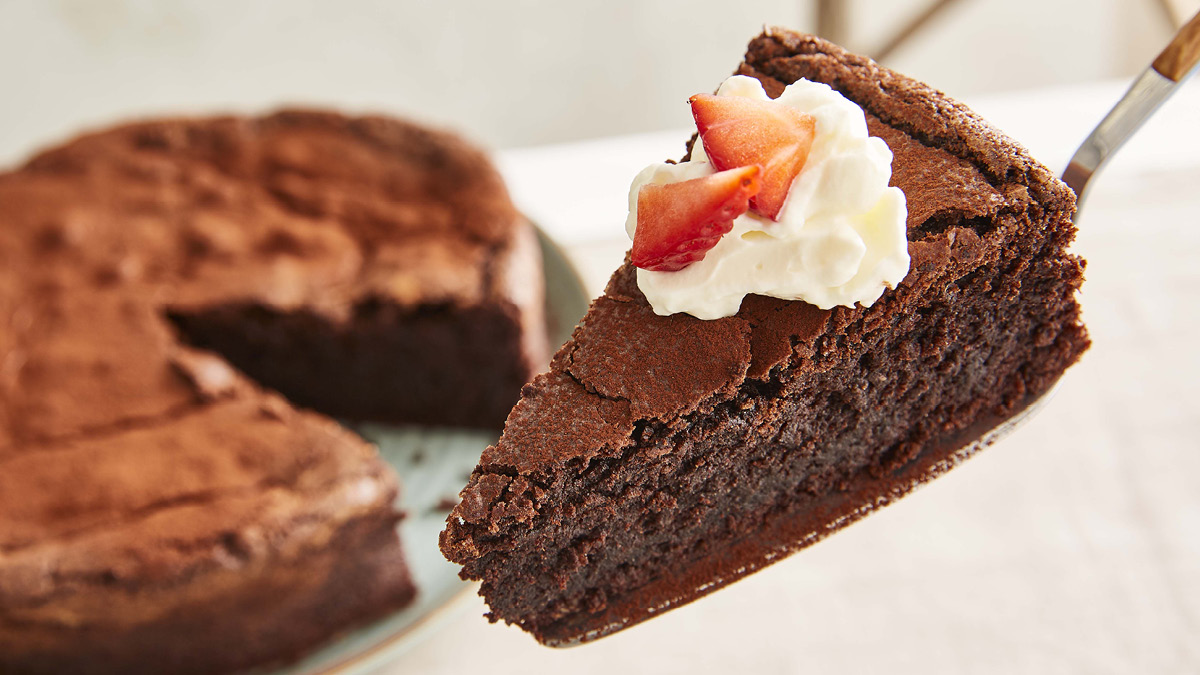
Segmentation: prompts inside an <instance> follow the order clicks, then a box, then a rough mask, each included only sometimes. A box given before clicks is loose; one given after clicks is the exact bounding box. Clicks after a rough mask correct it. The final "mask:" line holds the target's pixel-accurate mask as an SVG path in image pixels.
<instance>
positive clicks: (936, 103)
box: [442, 29, 1088, 644]
mask: <svg viewBox="0 0 1200 675" xmlns="http://www.w3.org/2000/svg"><path fill="white" fill-rule="evenodd" d="M737 72H738V73H739V74H744V75H750V76H753V77H756V78H758V79H759V80H760V81H762V82H763V85H764V88H765V89H766V91H767V92H768V94H770V95H772V96H777V95H778V94H779V93H780V92H781V91H782V89H783V87H784V86H785V84H786V83H790V82H793V81H795V80H796V79H799V78H801V77H805V78H808V79H812V80H816V81H822V82H826V83H828V84H830V85H831V86H832V87H833V88H834V89H836V90H838V91H840V92H841V93H843V94H844V95H845V96H847V97H848V98H850V99H851V100H853V101H855V102H856V103H858V104H859V105H860V106H862V107H863V109H864V111H865V113H866V115H867V122H868V128H869V130H870V133H871V134H872V135H875V136H879V137H881V138H883V139H884V140H885V141H886V142H887V143H888V145H889V147H890V148H891V149H892V152H893V155H894V160H893V175H892V185H895V186H898V187H900V188H901V189H902V190H903V191H904V192H905V195H906V197H907V201H908V205H909V212H908V222H907V229H908V235H909V254H910V256H911V258H912V268H911V271H910V273H909V275H908V276H907V277H906V278H905V280H904V281H903V282H902V283H901V284H900V285H899V286H898V287H897V288H896V289H894V290H892V291H889V292H886V293H885V294H884V296H883V297H882V298H881V299H880V300H879V301H878V302H876V303H875V304H874V305H873V306H872V307H870V308H862V307H855V308H845V307H838V308H835V309H833V310H828V311H826V310H820V309H817V308H816V307H813V306H811V305H808V304H806V303H802V302H788V301H782V300H775V299H771V298H765V297H760V296H747V298H746V300H745V301H744V302H743V304H742V307H741V309H740V311H739V312H738V313H737V314H736V315H735V316H732V317H727V318H724V319H718V320H714V321H700V320H698V319H694V318H692V317H690V316H685V315H673V316H670V317H661V316H658V315H656V314H654V313H653V311H652V310H651V309H650V307H649V306H648V304H647V303H646V300H645V298H644V296H642V294H641V292H640V291H639V290H638V288H637V285H636V280H635V274H634V270H633V268H632V267H631V266H630V265H629V264H628V261H626V264H625V265H623V266H622V267H621V268H620V269H618V270H617V271H616V273H615V274H614V275H613V277H612V279H611V280H610V282H609V285H608V287H607V289H606V291H605V294H604V296H603V297H601V298H600V299H598V300H597V301H595V302H594V303H593V305H592V307H591V309H590V310H589V312H588V315H587V316H586V317H585V318H584V319H583V321H582V322H581V324H580V326H579V328H578V329H577V330H576V332H575V334H574V336H573V337H572V339H571V340H570V341H568V342H567V344H566V345H564V346H563V347H562V348H561V349H560V350H559V352H558V353H557V355H556V356H555V358H554V361H553V363H552V367H551V371H550V372H549V373H548V374H545V375H543V376H539V377H538V378H537V379H536V380H535V381H534V382H533V383H532V384H530V385H527V386H526V388H525V390H524V391H523V395H522V399H521V401H520V402H519V403H518V404H517V406H516V407H515V408H514V410H513V412H512V414H511V415H510V417H509V419H508V422H507V425H506V427H505V431H504V433H503V435H502V436H501V439H500V441H499V443H498V444H497V445H496V446H494V447H491V448H488V449H487V450H486V451H485V452H484V454H483V456H482V458H481V461H480V464H479V467H478V468H477V469H476V471H475V473H474V474H473V476H472V477H471V480H470V482H469V483H468V485H467V487H466V488H465V490H464V491H463V494H462V497H463V500H462V503H461V505H460V506H459V507H458V508H457V509H456V510H455V511H454V512H452V513H451V515H450V517H449V519H448V522H447V529H446V531H445V532H444V533H443V536H442V550H443V553H445V554H446V556H447V557H448V558H449V559H450V560H452V561H455V562H458V563H460V564H462V565H463V566H464V569H463V572H462V575H463V577H464V578H470V579H480V580H481V581H482V582H483V583H482V586H481V594H482V595H483V596H484V597H485V598H486V599H487V600H488V603H489V605H490V607H491V609H492V613H491V615H490V616H491V618H492V619H493V620H501V619H503V620H505V621H508V622H510V623H515V624H518V625H520V626H521V627H522V628H524V629H526V630H528V631H529V632H531V633H532V634H533V635H534V636H535V637H536V638H537V639H538V640H540V641H542V642H545V643H548V644H562V643H570V642H576V641H581V640H589V639H594V638H596V637H599V636H601V635H604V634H607V633H609V632H611V631H613V630H618V629H620V628H623V627H625V626H628V625H631V624H633V623H636V622H638V621H641V620H644V619H646V618H649V617H651V616H654V615H655V614H657V613H659V612H661V611H663V610H664V609H667V608H669V607H673V606H677V605H679V604H683V603H686V602H688V601H690V600H692V599H695V598H697V597H700V596H702V595H704V594H706V593H708V592H711V591H712V590H713V589H715V588H717V587H720V586H723V585H725V584H727V583H729V582H730V581H733V580H736V579H737V578H739V577H741V576H743V575H745V574H747V573H749V572H751V571H754V570H755V569H758V568H760V567H761V566H763V565H765V564H769V563H770V562H772V561H774V560H777V559H779V558H780V557H782V556H784V555H787V554H789V553H791V552H794V551H795V550H798V549H800V548H803V547H804V546H807V545H809V544H811V543H813V542H814V541H816V540H818V539H820V538H821V537H823V536H825V535H827V534H828V533H829V532H831V531H833V530H836V529H838V528H840V527H842V526H844V525H845V524H847V523H848V522H851V521H852V520H854V519H856V518H858V517H861V516H862V515H864V514H865V513H867V512H869V511H870V510H872V509H874V508H877V507H878V506H880V505H883V504H886V503H887V502H889V501H890V500H892V499H894V498H896V497H898V496H901V495H903V494H904V493H906V492H908V491H909V490H911V489H912V488H913V487H914V486H915V485H917V484H919V483H920V482H923V481H925V480H929V479H930V478H932V477H934V476H936V475H938V474H940V473H941V472H942V471H944V470H945V469H946V468H948V467H949V466H951V465H952V464H953V462H954V461H956V460H957V459H960V458H961V457H964V456H966V455H968V454H970V452H972V451H973V450H974V449H975V447H974V446H973V442H974V441H975V440H977V439H978V438H980V437H981V436H982V435H983V434H985V433H986V432H987V431H988V430H989V429H991V428H993V427H995V426H996V425H997V424H1000V423H1001V422H1003V421H1004V420H1005V419H1008V418H1010V417H1011V416H1013V415H1014V414H1016V413H1017V412H1019V411H1020V410H1022V409H1024V407H1025V406H1027V405H1028V404H1029V403H1030V402H1031V401H1032V400H1035V399H1036V398H1037V397H1038V396H1040V395H1041V394H1043V393H1044V392H1046V391H1047V390H1049V388H1050V387H1052V386H1053V384H1054V382H1056V381H1057V379H1058V378H1059V376H1061V374H1062V372H1063V371H1064V370H1065V369H1066V368H1067V367H1068V366H1069V365H1070V364H1071V363H1073V362H1074V361H1075V360H1076V359H1077V358H1078V357H1079V355H1080V354H1081V353H1082V352H1083V351H1084V350H1085V349H1086V348H1087V345H1088V341H1087V336H1086V331H1085V330H1084V328H1083V326H1082V325H1081V323H1080V322H1079V315H1078V306H1077V304H1076V302H1075V292H1076V290H1077V289H1078V287H1079V284H1080V283H1081V282H1082V269H1083V263H1082V261H1081V260H1080V259H1079V258H1077V257H1075V256H1072V255H1070V254H1069V253H1067V252H1066V248H1067V245H1068V244H1069V242H1070V240H1071V239H1072V238H1073V236H1074V228H1073V226H1072V225H1071V222H1070V217H1071V214H1072V212H1073V210H1074V198H1073V195H1072V194H1071V192H1070V190H1069V188H1067V187H1066V186H1065V185H1063V184H1062V183H1061V182H1059V181H1058V180H1057V179H1056V178H1054V176H1053V175H1052V174H1051V173H1050V172H1049V171H1048V170H1046V169H1045V168H1044V167H1042V166H1041V165H1040V164H1038V163H1037V162H1035V161H1034V160H1032V159H1031V158H1030V157H1029V156H1028V154H1027V153H1026V152H1025V151H1024V149H1022V148H1020V146H1018V145H1017V144H1015V143H1014V142H1013V141H1011V140H1009V139H1007V138H1005V137H1004V136H1003V135H1002V134H1000V133H999V132H998V131H996V130H995V129H993V128H992V127H991V126H990V125H988V124H987V123H985V122H983V121H982V120H981V119H979V118H978V117H977V116H976V115H974V114H973V113H971V112H970V111H969V110H967V109H966V108H965V107H963V106H962V105H960V104H958V103H956V102H954V101H952V100H950V99H948V98H947V97H945V96H944V95H942V94H940V93H939V92H936V91H934V90H933V89H931V88H929V87H927V86H925V85H923V84H920V83H918V82H915V81H913V80H911V79H908V78H905V77H903V76H901V75H898V74H896V73H893V72H891V71H888V70H887V69H884V68H882V67H880V66H878V65H876V64H874V63H873V62H871V61H870V60H869V59H866V58H863V57H859V56H855V55H852V54H850V53H848V52H846V51H845V50H843V49H841V48H839V47H837V46H835V45H832V44H830V43H828V42H826V41H824V40H821V39H819V38H816V37H813V36H805V35H799V34H795V33H790V32H787V31H782V30H778V29H773V30H770V31H768V32H766V33H765V34H764V35H762V36H760V37H759V38H757V39H755V40H754V41H753V42H751V44H750V47H749V50H748V53H747V56H746V60H745V62H744V63H743V64H742V65H741V66H740V67H739V69H738V71H737ZM535 551H540V552H541V553H535Z"/></svg>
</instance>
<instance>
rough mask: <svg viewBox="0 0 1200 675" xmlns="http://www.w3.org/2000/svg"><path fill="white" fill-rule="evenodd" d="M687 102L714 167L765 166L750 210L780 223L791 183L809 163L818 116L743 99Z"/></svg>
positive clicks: (705, 98) (698, 97)
mask: <svg viewBox="0 0 1200 675" xmlns="http://www.w3.org/2000/svg"><path fill="white" fill-rule="evenodd" d="M689 103H691V104H692V116H693V117H695V118H696V128H697V129H698V130H699V131H700V138H702V139H703V140H704V151H705V152H706V153H707V154H708V159H709V161H710V162H712V165H713V166H715V167H716V168H717V169H718V170H722V171H723V170H726V169H732V168H734V167H739V166H749V165H751V164H757V165H759V166H761V167H762V168H763V175H762V189H761V190H760V191H759V193H758V195H757V196H755V197H754V199H753V200H752V201H751V202H750V206H751V208H752V209H754V211H755V212H756V213H759V214H761V215H764V216H766V217H767V218H770V219H771V220H778V219H779V212H780V211H781V210H783V203H784V201H785V200H787V194H788V190H789V189H791V187H792V181H793V180H795V179H796V175H797V174H799V173H800V170H801V169H803V168H804V163H805V162H807V161H808V153H809V152H810V151H811V150H812V144H813V135H814V133H815V131H816V126H817V122H816V118H814V117H813V116H812V115H809V114H807V113H802V112H800V111H799V110H796V109H795V108H792V107H790V106H786V105H783V104H782V103H776V102H775V101H760V100H757V99H752V98H743V97H741V96H714V95H712V94H697V95H695V96H693V97H692V98H691V99H689Z"/></svg>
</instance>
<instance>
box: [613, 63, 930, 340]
mask: <svg viewBox="0 0 1200 675" xmlns="http://www.w3.org/2000/svg"><path fill="white" fill-rule="evenodd" d="M717 94H718V95H721V96H744V97H747V98H756V99H761V100H769V99H770V97H768V96H767V93H766V92H765V91H764V90H763V88H762V84H761V83H760V82H759V81H758V80H756V79H754V78H752V77H746V76H744V75H735V76H733V77H730V78H729V79H727V80H725V82H724V83H723V84H722V85H721V88H720V89H719V90H718V91H717ZM775 101H777V102H779V103H781V104H783V105H788V106H792V107H793V108H796V109H798V110H800V111H801V112H805V113H808V114H809V115H812V116H813V117H814V118H815V120H816V128H815V135H814V137H813V144H812V150H811V151H810V153H809V155H808V160H807V162H806V163H805V165H804V169H803V170H802V171H800V173H799V174H798V175H797V176H796V179H795V180H794V181H793V182H792V186H791V190H790V191H789V192H788V197H787V200H786V201H785V202H784V205H783V210H782V211H780V213H779V221H778V222H775V221H772V220H770V219H768V218H764V217H762V216H760V215H758V214H756V213H753V212H752V211H747V212H746V213H744V214H742V215H741V216H738V217H737V218H736V219H735V220H734V221H733V230H732V231H731V232H729V233H728V234H726V235H725V236H723V237H721V240H720V241H718V242H717V245H716V246H714V247H713V248H712V249H711V250H710V251H709V252H708V254H707V255H706V256H705V257H704V259H703V260H700V261H698V262H695V263H692V264H690V265H688V266H687V267H685V268H683V269H681V270H678V271H674V272H656V271H651V270H644V269H638V270H637V283H638V287H640V288H641V290H642V293H643V294H644V295H645V296H646V299H647V300H648V301H649V302H650V305H651V307H653V308H654V312H655V313H656V314H662V315H667V314H675V313H677V312H686V313H688V314H691V315H692V316H695V317H697V318H700V319H719V318H721V317H725V316H732V315H734V314H736V313H737V311H738V308H739V307H740V306H741V304H742V298H744V297H745V296H746V294H748V293H757V294H759V295H768V296H771V297H775V298H782V299H785V300H804V301H805V302H809V303H812V304H814V305H816V306H818V307H820V308H822V309H829V308H831V307H833V306H835V305H845V306H847V307H852V306H854V304H855V303H860V304H862V305H864V306H868V307H869V306H870V305H871V304H872V303H874V302H875V301H876V300H878V299H879V296H880V295H882V294H883V291H884V289H888V288H895V286H896V285H897V284H899V283H900V281H901V280H902V279H903V278H904V276H905V275H906V274H908V267H909V259H908V237H907V233H906V230H905V219H906V218H907V206H906V204H905V201H904V193H903V192H901V191H900V189H899V188H894V187H888V181H889V180H890V179H891V175H892V151H891V150H890V149H888V146H887V144H886V143H884V142H883V140H882V139H879V138H874V137H871V136H869V135H868V134H867V122H866V117H865V116H864V114H863V111H862V108H860V107H859V106H858V105H856V104H855V103H853V102H852V101H850V100H849V99H847V98H845V97H844V96H842V95H841V94H839V93H837V92H836V91H834V90H833V89H831V88H829V87H828V86H827V85H824V84H821V83H819V82H810V81H808V80H799V81H797V82H795V83H794V84H791V85H788V87H787V88H786V89H784V90H783V94H782V95H780V96H779V98H777V99H775ZM712 173H716V169H715V168H714V167H713V166H712V164H710V163H709V161H708V158H707V156H706V155H705V152H704V147H703V143H702V141H701V140H699V139H697V142H696V144H695V145H694V147H693V148H692V155H691V160H690V161H687V162H681V163H679V164H666V163H664V164H654V165H651V166H648V167H646V168H645V169H644V170H642V172H641V173H639V174H638V175H637V177H636V178H634V179H633V185H632V186H630V188H629V218H628V220H627V221H626V223H625V230H626V232H628V234H629V237H630V239H632V238H633V235H634V232H635V231H636V229H637V202H638V191H639V190H640V189H641V188H642V186H643V185H646V184H648V183H654V184H665V183H675V182H679V181H685V180H690V179H693V178H700V177H702V176H707V175H709V174H712Z"/></svg>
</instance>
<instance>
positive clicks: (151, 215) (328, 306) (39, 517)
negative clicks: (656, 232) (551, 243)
mask: <svg viewBox="0 0 1200 675" xmlns="http://www.w3.org/2000/svg"><path fill="white" fill-rule="evenodd" d="M541 288H542V281H541V272H540V257H539V256H538V254H537V249H536V242H535V239H534V234H533V232H532V230H531V227H530V225H529V224H528V223H527V222H525V221H524V220H523V219H521V217H520V216H519V214H518V213H517V212H516V211H515V210H514V208H513V206H512V204H511V202H510V201H509V199H508V196H507V192H506V190H505V188H504V186H503V184H502V183H501V181H500V178H499V176H498V174H497V173H496V172H495V170H494V169H493V168H492V167H491V165H490V163H489V162H488V160H487V158H486V157H485V156H484V155H483V154H482V153H481V152H480V151H478V150H476V149H475V148H473V147H471V146H469V145H468V144H466V143H464V142H463V141H461V140H460V139H458V138H457V137H454V136H452V135H450V134H446V133H442V132H435V131H430V130H428V129H425V128H422V127H417V126H414V125H411V124H408V123H404V122H399V121H395V120H389V119H384V118H379V117H363V118H347V117H343V116H340V115H336V114H330V113H320V112H300V111H292V112H283V113H279V114H275V115H271V116H268V117H263V118H253V119H247V118H233V117H225V118H210V119H178V120H167V121H157V122H145V123H139V124H132V125H129V126H123V127H119V128H116V129H112V130H108V131H104V132H100V133H96V134H92V135H88V136H85V137H83V138H80V139H78V140H76V141H73V142H71V143H69V144H67V145H64V146H62V147H59V148H56V149H53V150H50V151H47V152H44V153H41V154H39V155H37V156H36V157H34V158H33V159H32V160H30V161H29V162H28V163H27V164H26V165H25V166H23V167H21V168H19V169H18V170H15V171H12V172H9V173H4V174H0V672H3V673H50V672H54V673H58V672H71V673H99V672H104V673H109V672H123V673H168V672H169V673H213V672H225V671H230V670H236V669H241V668H246V667H250V666H255V665H260V664H263V663H269V662H278V661H283V660H288V659H292V658H295V657H296V656H297V655H299V654H300V653H302V652H304V651H307V650H309V649H311V648H312V647H313V646H314V645H316V644H319V642H320V641H321V640H322V639H324V638H327V637H329V636H330V635H332V634H334V633H337V632H340V631H343V630H346V629H347V628H348V627H350V626H352V625H353V624H355V623H357V622H361V621H364V620H366V619H369V618H371V617H374V616H377V615H379V614H381V613H384V612H388V611H391V610H394V609H396V608H398V607H401V606H403V605H405V604H407V603H408V602H409V601H410V600H411V598H412V597H413V594H414V591H415V589H414V586H413V584H412V581H411V579H410V578H409V574H408V571H407V568H406V566H405V562H404V557H403V555H402V551H401V547H400V541H399V539H398V537H397V533H396V527H395V526H396V523H397V521H398V520H399V519H400V514H399V513H398V512H397V511H396V507H395V505H394V503H395V497H396V494H397V480H396V477H395V476H394V475H393V474H392V472H391V470H390V469H389V468H388V467H387V466H386V465H385V464H384V463H383V462H382V461H381V460H380V459H379V457H378V456H377V454H376V452H375V450H374V448H372V447H371V446H370V445H369V444H367V443H366V442H364V441H363V440H361V439H360V438H358V437H357V436H355V435H354V434H353V433H350V432H349V431H346V430H344V429H342V428H341V427H340V426H339V425H338V424H337V423H336V422H334V421H332V420H331V419H329V418H327V417H325V416H324V415H335V416H344V417H349V418H354V419H365V420H378V421H402V422H416V423H423V424H462V425H471V426H479V427H498V426H499V424H500V422H501V421H502V420H503V417H504V415H505V414H506V412H507V410H508V409H509V408H511V405H512V403H513V402H514V401H515V400H516V399H517V397H518V394H519V390H520V387H521V385H522V384H523V383H525V382H526V381H527V378H528V377H529V376H530V375H531V374H532V372H534V370H535V369H536V368H537V367H538V366H539V363H540V362H541V359H542V358H543V356H542V355H543V353H544V350H545V345H544V340H545V337H544V330H543V327H542V321H541ZM272 390H273V391H272ZM276 392H279V393H276ZM280 394H282V396H281V395H280ZM295 404H299V405H300V406H303V407H308V408H312V409H314V410H315V411H319V412H310V411H306V410H300V409H297V407H296V406H295Z"/></svg>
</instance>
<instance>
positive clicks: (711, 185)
mask: <svg viewBox="0 0 1200 675" xmlns="http://www.w3.org/2000/svg"><path fill="white" fill-rule="evenodd" d="M761 173H762V169H760V168H759V167H758V166H743V167H738V168H736V169H731V170H729V171H721V172H718V173H714V174H712V175H710V176H704V177H701V178H693V179H692V180H685V181H680V182H678V183H667V184H664V185H655V184H647V185H643V186H642V187H641V189H640V190H638V197H637V200H638V201H637V230H636V231H635V232H634V234H633V250H632V251H631V253H630V258H631V259H632V261H633V264H634V265H635V266H637V267H640V268H642V269H646V270H655V271H659V272H674V271H677V270H681V269H683V268H684V267H687V266H688V265H690V264H692V263H694V262H696V261H699V260H703V259H704V255H705V254H706V253H708V251H709V249H711V248H712V247H714V246H716V245H717V241H719V240H720V239H721V237H722V236H723V235H724V234H726V233H727V232H729V231H730V230H731V229H733V219H734V218H737V217H738V216H740V215H742V214H743V213H745V212H746V210H747V209H748V208H749V201H750V198H751V197H753V196H754V195H755V194H757V193H758V190H759V185H760V183H759V175H760V174H761Z"/></svg>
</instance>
